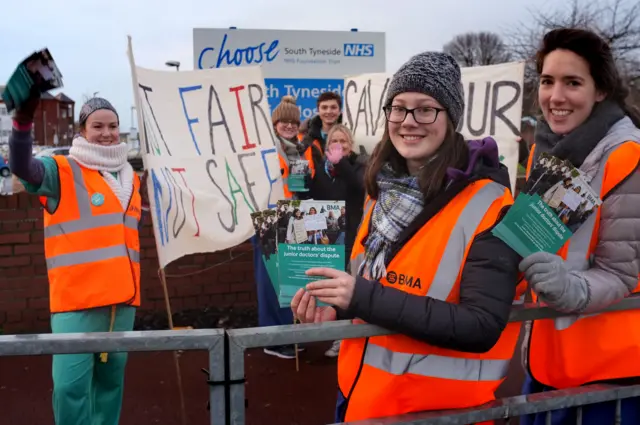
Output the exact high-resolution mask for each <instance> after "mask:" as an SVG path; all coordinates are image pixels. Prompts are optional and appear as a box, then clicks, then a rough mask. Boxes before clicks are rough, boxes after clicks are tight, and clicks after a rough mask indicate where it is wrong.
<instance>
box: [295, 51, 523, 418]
mask: <svg viewBox="0 0 640 425" xmlns="http://www.w3.org/2000/svg"><path fill="white" fill-rule="evenodd" d="M461 78H462V77H461V71H460V67H459V66H458V64H457V63H456V61H455V60H454V59H453V58H452V57H451V56H450V55H447V54H444V53H440V52H425V53H421V54H418V55H416V56H414V57H412V58H411V59H410V60H409V61H408V62H407V63H405V64H404V65H403V66H401V67H400V69H399V70H398V71H397V72H396V73H395V74H394V76H393V77H392V79H391V81H390V83H389V89H388V92H387V97H386V99H385V103H384V112H385V117H386V125H385V132H384V135H383V137H382V140H381V141H380V143H379V144H378V145H377V147H376V149H375V150H374V152H373V155H372V158H371V160H370V162H369V165H368V166H367V169H366V171H365V175H364V182H365V188H366V193H367V198H366V201H365V204H364V205H365V206H364V215H363V219H362V222H361V224H360V227H359V230H358V232H357V235H356V238H355V242H354V246H353V250H352V253H351V265H350V268H351V273H352V275H350V274H348V273H346V272H344V271H343V270H334V269H328V268H314V269H310V270H307V272H306V273H307V275H309V276H319V277H320V280H317V281H314V282H311V283H309V284H308V285H307V286H306V288H305V289H300V291H298V293H297V294H296V295H295V297H294V298H293V301H292V304H291V308H292V310H293V312H294V314H296V316H297V317H298V318H299V319H300V320H301V321H302V322H324V321H330V320H336V319H355V318H358V319H356V321H358V322H360V321H365V322H368V323H372V324H374V325H378V326H382V327H384V328H387V329H389V330H391V331H392V332H393V334H391V335H387V336H377V337H369V338H355V339H345V340H343V341H342V346H341V348H340V355H339V357H338V386H339V392H338V405H337V409H336V418H335V421H336V422H351V421H359V420H365V419H371V418H380V417H385V416H395V415H401V414H405V413H410V412H418V411H429V410H442V409H455V408H466V407H472V406H478V405H481V404H484V403H487V402H489V401H491V400H494V399H495V394H494V392H495V390H496V389H497V388H498V386H499V385H500V384H501V383H502V382H503V381H504V379H505V377H506V373H507V370H508V367H509V363H510V361H511V357H512V355H513V352H514V350H515V346H516V343H517V340H518V335H519V332H520V328H521V326H520V324H518V323H511V324H507V321H508V318H509V313H510V311H511V307H512V305H513V303H517V302H519V301H520V293H524V290H523V289H520V290H519V291H516V286H517V279H518V263H519V261H520V257H519V256H518V254H517V253H516V252H514V251H513V250H512V249H511V248H509V246H507V245H506V244H505V243H504V242H502V241H501V240H500V239H498V238H497V237H495V236H494V235H493V234H492V233H491V229H492V228H493V227H494V226H495V225H496V224H497V223H498V221H499V220H500V218H501V217H502V216H503V214H504V213H505V212H506V210H507V209H508V208H509V206H510V205H512V204H513V198H512V195H511V191H510V189H509V173H508V171H507V169H506V167H505V166H504V165H502V164H500V161H499V156H498V146H497V144H496V142H495V141H494V140H493V139H491V138H486V139H484V140H475V141H470V142H465V140H464V139H463V137H462V135H461V134H459V133H457V132H456V130H455V129H456V127H457V125H458V123H459V121H460V118H461V116H462V113H463V110H464V96H463V87H462V80H461ZM347 208H348V207H347ZM347 214H348V213H347ZM316 299H317V300H319V301H322V302H324V303H327V304H329V305H330V306H328V307H324V306H323V307H319V308H317V307H316Z"/></svg>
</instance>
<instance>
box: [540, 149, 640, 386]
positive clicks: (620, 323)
mask: <svg viewBox="0 0 640 425" xmlns="http://www.w3.org/2000/svg"><path fill="white" fill-rule="evenodd" d="M534 153H535V145H533V146H532V150H531V153H530V155H529V161H528V164H527V178H529V175H530V172H531V168H532V163H533V157H534ZM639 166H640V144H639V143H637V142H633V141H628V142H625V143H623V144H620V145H619V146H617V147H616V148H614V149H613V150H611V151H610V152H609V153H608V156H606V157H605V158H603V159H602V161H601V163H600V168H599V170H598V172H597V173H596V175H595V176H594V177H593V179H592V180H591V182H590V186H591V187H592V188H593V190H594V191H595V192H596V193H599V194H600V199H603V200H604V199H605V198H606V197H607V195H608V194H609V193H611V191H612V190H614V189H615V188H616V187H618V186H619V185H620V184H622V183H623V182H624V181H625V180H626V179H627V178H628V177H629V176H631V175H632V174H633V173H637V172H638V170H639V168H638V167H639ZM600 219H601V211H600V208H598V209H597V210H596V212H595V213H593V214H591V215H590V216H589V218H588V219H587V220H586V221H585V222H584V223H583V224H582V225H581V226H580V227H579V228H578V230H576V232H575V233H574V234H573V236H572V237H571V238H570V239H569V240H568V241H567V243H565V245H564V246H563V247H562V248H561V249H560V251H559V252H558V255H559V256H561V257H562V258H563V259H564V260H565V262H566V264H567V265H568V267H569V269H571V270H576V271H585V270H588V269H589V268H590V267H591V262H592V258H593V255H594V251H595V248H596V245H597V243H598V230H599V227H600V226H599V224H600ZM639 283H640V276H639ZM639 292H640V285H638V286H637V287H636V289H635V290H634V291H633V294H637V293H639ZM532 296H533V300H534V301H537V297H536V295H535V293H533V294H532ZM639 324H640V310H627V311H619V312H607V313H596V314H579V315H572V316H566V317H560V318H557V319H544V320H534V321H533V323H532V325H531V330H530V333H529V341H528V358H527V364H528V368H529V372H530V374H531V375H532V376H533V378H534V379H536V380H537V381H538V382H540V383H542V384H544V385H547V386H549V387H553V388H557V389H564V388H569V387H577V386H580V385H584V384H587V383H591V382H597V381H606V380H612V379H618V378H628V377H635V376H640V362H638V361H636V360H634V359H640V325H639Z"/></svg>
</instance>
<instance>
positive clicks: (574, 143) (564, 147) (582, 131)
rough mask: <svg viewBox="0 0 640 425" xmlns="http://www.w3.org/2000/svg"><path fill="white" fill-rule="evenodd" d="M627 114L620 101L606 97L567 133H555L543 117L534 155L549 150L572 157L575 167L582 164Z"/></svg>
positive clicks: (561, 157)
mask: <svg viewBox="0 0 640 425" xmlns="http://www.w3.org/2000/svg"><path fill="white" fill-rule="evenodd" d="M624 116H625V113H624V111H623V110H622V108H621V107H620V106H619V105H618V104H617V103H615V102H613V101H610V100H604V101H602V102H599V103H596V105H595V106H594V108H593V111H591V115H590V116H589V118H588V119H587V120H586V121H585V122H583V123H582V124H581V125H580V126H578V127H577V128H576V129H575V130H573V131H572V132H571V133H569V134H567V135H566V136H563V135H560V134H555V133H554V132H553V131H551V128H549V124H547V122H546V121H544V120H541V121H540V122H539V123H538V126H537V128H536V134H535V143H536V150H535V152H534V155H535V156H536V157H538V155H540V154H541V153H543V152H549V153H550V154H552V155H554V156H557V157H558V158H560V159H566V160H568V161H569V162H571V163H572V164H573V165H574V167H580V166H581V165H582V163H583V162H584V160H585V159H586V158H587V156H588V155H589V153H591V151H592V150H593V148H595V147H596V145H597V144H598V143H599V142H600V140H602V139H603V138H604V136H606V135H607V133H608V132H609V130H610V129H611V127H613V125H614V124H615V123H617V122H618V121H620V120H621V119H622V118H624ZM535 160H536V158H534V163H535Z"/></svg>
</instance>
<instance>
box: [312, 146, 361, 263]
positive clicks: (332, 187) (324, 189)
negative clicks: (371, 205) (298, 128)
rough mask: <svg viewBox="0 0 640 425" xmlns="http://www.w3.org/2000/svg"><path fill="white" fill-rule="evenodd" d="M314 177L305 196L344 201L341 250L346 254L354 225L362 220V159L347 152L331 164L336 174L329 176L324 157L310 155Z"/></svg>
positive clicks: (354, 236) (350, 245)
mask: <svg viewBox="0 0 640 425" xmlns="http://www.w3.org/2000/svg"><path fill="white" fill-rule="evenodd" d="M314 165H315V169H316V174H315V177H314V178H313V179H312V180H311V182H310V187H309V192H307V193H306V195H307V196H308V198H309V199H317V200H332V201H345V209H346V216H347V221H346V235H345V252H346V255H347V258H349V257H350V254H351V248H352V247H353V241H354V240H355V238H356V232H357V231H358V225H359V224H360V220H361V219H362V207H363V205H364V181H363V180H364V168H365V159H364V158H363V157H361V156H360V155H356V154H355V153H351V155H349V156H348V157H344V158H342V160H341V161H340V162H339V163H337V164H336V165H335V166H334V167H335V172H336V176H335V178H332V177H331V176H329V175H328V174H327V172H326V171H325V160H324V159H322V158H318V157H316V156H314Z"/></svg>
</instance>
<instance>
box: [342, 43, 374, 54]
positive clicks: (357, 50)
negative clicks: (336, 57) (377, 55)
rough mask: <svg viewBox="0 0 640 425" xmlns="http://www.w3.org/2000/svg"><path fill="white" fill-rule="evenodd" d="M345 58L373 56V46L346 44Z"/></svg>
mask: <svg viewBox="0 0 640 425" xmlns="http://www.w3.org/2000/svg"><path fill="white" fill-rule="evenodd" d="M344 55H345V56H373V44H359V43H345V45H344Z"/></svg>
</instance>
